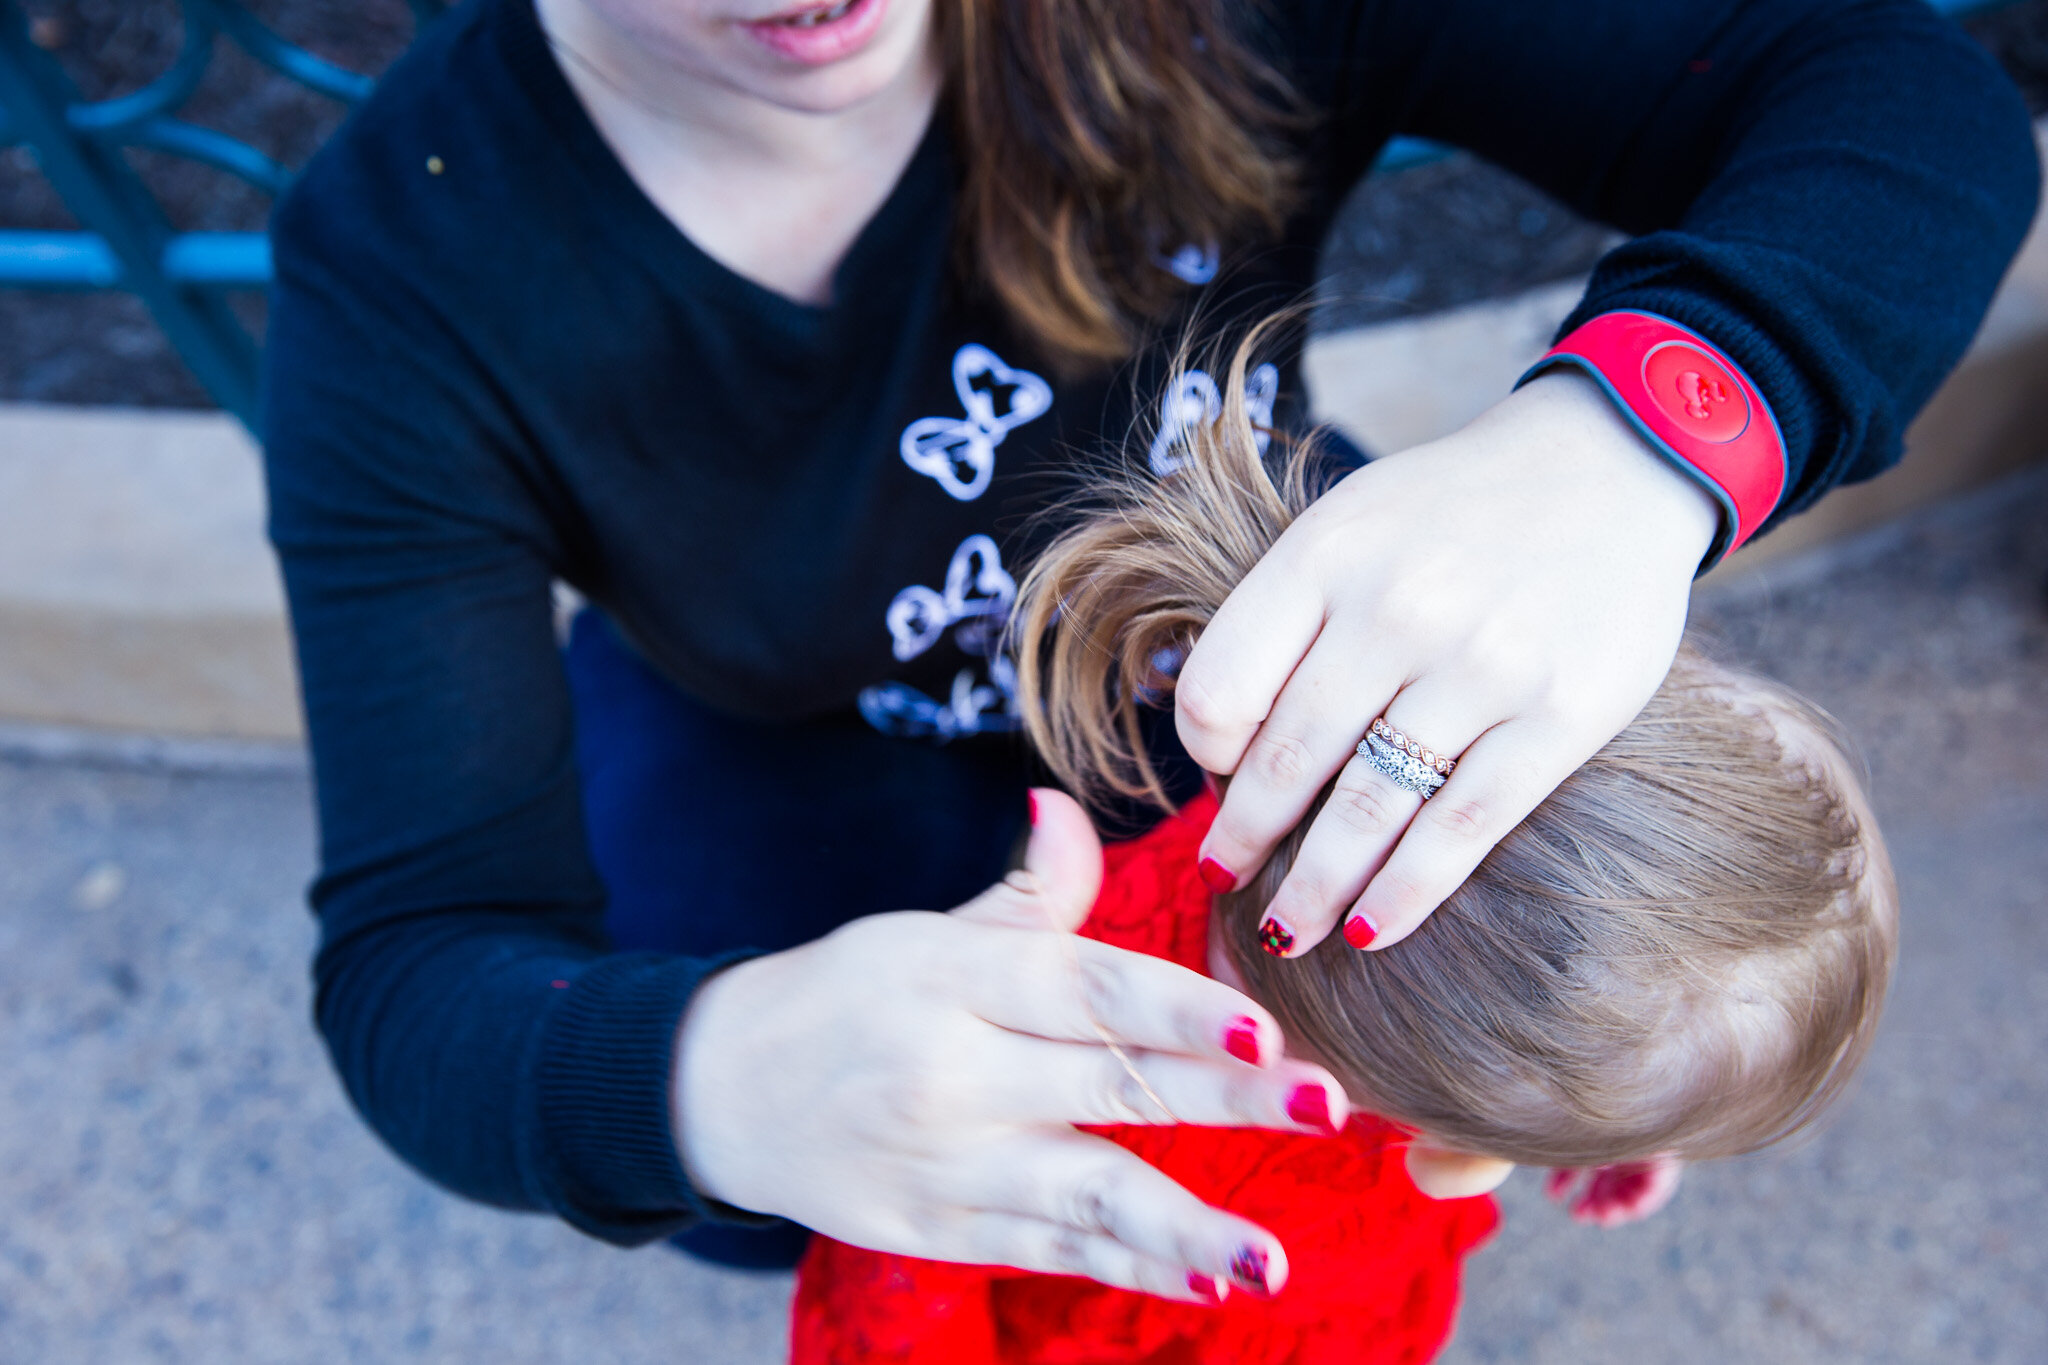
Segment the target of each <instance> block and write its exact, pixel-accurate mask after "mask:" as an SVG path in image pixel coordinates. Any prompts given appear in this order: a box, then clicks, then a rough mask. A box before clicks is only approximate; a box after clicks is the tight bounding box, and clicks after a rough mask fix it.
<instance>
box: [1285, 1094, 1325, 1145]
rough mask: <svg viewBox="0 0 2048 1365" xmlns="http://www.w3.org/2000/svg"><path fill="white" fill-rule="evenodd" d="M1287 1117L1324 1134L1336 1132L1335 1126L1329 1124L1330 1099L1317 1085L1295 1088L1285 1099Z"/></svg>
mask: <svg viewBox="0 0 2048 1365" xmlns="http://www.w3.org/2000/svg"><path fill="white" fill-rule="evenodd" d="M1287 1117H1288V1118H1291V1119H1293V1120H1294V1121H1295V1122H1296V1123H1298V1124H1301V1125H1302V1126H1303V1127H1305V1128H1315V1129H1318V1130H1320V1131H1322V1132H1325V1133H1334V1132H1336V1131H1337V1125H1336V1124H1334V1123H1332V1122H1330V1097H1329V1095H1327V1094H1326V1093H1324V1091H1323V1088H1322V1087H1321V1086H1319V1085H1297V1086H1295V1087H1294V1093H1293V1094H1292V1095H1289V1096H1288V1097H1287Z"/></svg>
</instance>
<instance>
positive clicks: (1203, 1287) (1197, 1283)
mask: <svg viewBox="0 0 2048 1365" xmlns="http://www.w3.org/2000/svg"><path fill="white" fill-rule="evenodd" d="M1188 1290H1189V1292H1191V1293H1193V1294H1194V1295H1195V1297H1197V1298H1199V1299H1200V1300H1201V1301H1202V1302H1203V1303H1212V1304H1213V1303H1221V1302H1223V1296H1224V1295H1226V1294H1228V1293H1229V1292H1230V1291H1229V1290H1228V1289H1226V1288H1225V1287H1224V1286H1222V1285H1220V1284H1218V1283H1216V1277H1215V1276H1214V1275H1204V1274H1203V1273H1202V1272H1201V1271H1199V1270H1190V1271H1189V1272H1188Z"/></svg>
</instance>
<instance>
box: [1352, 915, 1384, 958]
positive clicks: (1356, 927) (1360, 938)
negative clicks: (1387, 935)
mask: <svg viewBox="0 0 2048 1365" xmlns="http://www.w3.org/2000/svg"><path fill="white" fill-rule="evenodd" d="M1379 936H1380V931H1379V930H1378V929H1377V928H1375V927H1374V926H1373V922H1372V921H1371V920H1369V919H1367V918H1366V917H1365V916H1364V915H1353V916H1352V917H1351V918H1350V919H1347V920H1345V921H1344V941H1345V942H1346V943H1348V944H1350V945H1351V946H1352V947H1354V948H1358V949H1361V950H1363V949H1366V948H1370V947H1371V946H1372V941H1373V940H1374V939H1376V938H1378V937H1379Z"/></svg>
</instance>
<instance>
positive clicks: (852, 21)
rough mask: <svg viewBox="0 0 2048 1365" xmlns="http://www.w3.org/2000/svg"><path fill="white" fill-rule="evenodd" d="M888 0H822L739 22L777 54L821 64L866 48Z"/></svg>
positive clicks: (790, 59) (798, 60)
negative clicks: (769, 17) (762, 17)
mask: <svg viewBox="0 0 2048 1365" xmlns="http://www.w3.org/2000/svg"><path fill="white" fill-rule="evenodd" d="M888 3H889V0H825V3H823V4H811V5H802V6H798V7H796V8H793V9H788V10H784V11H783V12H782V13H781V14H778V15H776V16H775V17H774V18H773V19H756V20H754V21H753V22H752V23H747V24H741V25H740V27H741V28H744V29H745V30H746V31H747V32H748V33H750V34H752V35H753V37H754V40H755V41H756V42H758V43H760V44H761V45H762V46H763V47H766V48H767V49H768V50H769V51H771V52H773V53H775V54H776V55H777V56H779V57H783V58H786V59H788V60H789V61H793V62H800V63H802V64H803V65H805V66H824V65H826V64H827V63H830V62H836V61H840V60H842V59H844V58H847V57H851V56H852V55H853V54H854V53H856V52H858V51H860V50H861V49H862V48H864V47H866V46H867V45H868V43H869V41H870V40H871V39H873V38H874V36H875V33H876V31H877V30H878V29H880V28H881V26H882V11H883V10H884V9H885V8H886V7H887V5H888Z"/></svg>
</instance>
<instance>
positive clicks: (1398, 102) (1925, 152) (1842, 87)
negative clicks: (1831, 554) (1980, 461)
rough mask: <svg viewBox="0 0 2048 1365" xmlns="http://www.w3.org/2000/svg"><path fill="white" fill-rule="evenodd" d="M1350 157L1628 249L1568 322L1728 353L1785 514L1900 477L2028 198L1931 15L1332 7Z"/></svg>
mask: <svg viewBox="0 0 2048 1365" xmlns="http://www.w3.org/2000/svg"><path fill="white" fill-rule="evenodd" d="M1332 12H1333V13H1336V14H1339V15H1341V18H1340V19H1337V20H1333V21H1331V22H1332V23H1333V24H1334V25H1335V27H1326V28H1325V30H1324V33H1323V35H1322V37H1323V41H1324V44H1325V45H1324V49H1323V50H1324V51H1325V52H1329V51H1332V50H1341V51H1345V52H1347V53H1348V54H1349V56H1348V60H1347V62H1346V67H1345V69H1344V70H1343V71H1342V72H1331V71H1330V66H1329V58H1328V57H1323V58H1322V59H1321V63H1322V68H1323V70H1324V71H1325V72H1326V73H1329V74H1328V75H1327V76H1326V77H1325V78H1324V79H1323V80H1322V81H1320V82H1319V83H1318V84H1319V86H1320V91H1321V93H1323V94H1325V95H1326V96H1327V98H1328V107H1329V108H1330V110H1331V113H1332V118H1333V121H1334V122H1335V124H1336V125H1337V126H1336V128H1335V129H1334V131H1333V137H1334V139H1335V152H1336V156H1335V163H1334V164H1336V165H1339V166H1343V165H1351V164H1356V162H1357V159H1358V156H1359V148H1357V147H1355V146H1350V145H1348V144H1347V143H1346V138H1347V136H1350V137H1352V138H1353V139H1354V140H1356V139H1360V138H1363V139H1369V140H1373V141H1375V142H1376V141H1377V139H1378V138H1379V137H1383V136H1384V135H1385V133H1386V132H1388V131H1393V132H1398V133H1406V134H1412V135H1416V136H1421V137H1428V138H1434V139H1438V140H1440V141H1444V142H1448V143H1452V144H1454V145H1457V146H1460V147H1464V148H1467V149H1470V150H1472V151H1474V152H1476V153H1478V154H1480V155H1482V156H1484V157H1486V158H1488V159H1489V160H1492V161H1495V162H1497V163H1498V164H1500V165H1502V166H1504V167H1506V168H1508V169H1509V170H1512V171H1514V172H1516V173H1517V174H1520V175H1522V176H1524V177H1525V178H1527V179H1529V180H1530V181H1532V182H1534V183H1535V184H1537V185H1539V186H1540V187H1542V188H1543V189H1545V190H1547V191H1549V192H1550V193H1552V194H1554V195H1556V196H1557V197H1559V198H1560V199H1562V200H1563V201H1564V202H1566V203H1568V204H1570V205H1571V206H1572V207H1573V208H1575V209H1577V210H1578V211H1580V212H1582V213H1585V214H1587V215H1588V216H1590V217H1593V218H1596V219H1598V220H1601V221H1603V222H1606V223H1609V224H1612V225H1614V226H1616V227H1619V228H1621V229H1623V230H1625V231H1627V232H1630V233H1634V234H1636V235H1635V236H1634V237H1633V239H1632V240H1630V241H1628V242H1626V243H1624V244H1623V245H1622V246H1620V247H1619V248H1617V249H1616V250H1615V251H1614V252H1612V253H1611V254H1610V255H1608V256H1607V257H1606V258H1605V259H1604V260H1603V261H1601V262H1600V264H1599V267H1598V269H1597V270H1596V271H1595V272H1594V275H1593V279H1592V282H1591V284H1590V286H1589V287H1588V289H1587V291H1586V295H1585V298H1584V300H1583V302H1582V303H1581V304H1580V305H1579V307H1578V308H1577V310H1576V311H1574V313H1573V314H1572V316H1571V317H1570V318H1569V319H1568V320H1567V321H1566V323H1565V325H1564V330H1570V329H1571V328H1573V327H1576V326H1577V325H1579V324H1580V323H1581V322H1584V321H1585V320H1586V319H1587V318H1589V317H1592V316H1594V315H1596V314H1598V313H1603V312H1609V311H1612V310H1615V309H1621V308H1636V309H1646V310H1649V311H1652V312H1657V313H1662V314H1664V315H1666V316H1668V317H1671V318H1673V319H1675V320H1677V321H1679V322H1682V323H1685V324H1687V325H1689V326H1691V327H1693V328H1695V329H1696V330H1698V331H1699V332H1701V333H1702V334H1703V335H1705V336H1707V337H1709V338H1710V339H1712V340H1713V341H1714V342H1715V343H1717V344H1718V345H1719V346H1721V347H1722V348H1723V349H1724V350H1726V351H1727V352H1729V353H1730V354H1731V355H1733V356H1734V357H1735V358H1736V360H1738V361H1739V362H1740V363H1741V364H1742V366H1743V367H1744V368H1745V369H1746V370H1747V371H1748V372H1749V374H1750V375H1751V377H1752V378H1753V379H1754V380H1755V381H1756V382H1757V384H1758V385H1759V386H1760V387H1761V389H1762V390H1763V392H1764V394H1765V396H1766V398H1767V399H1768V400H1769V402H1770V404H1771V406H1772V409H1773V410H1774V412H1775V413H1776V415H1777V417H1778V420H1779V423H1780V425H1781V427H1782V428H1783V430H1784V434H1785V439H1786V443H1787V446H1788V451H1787V454H1788V458H1789V463H1790V472H1791V482H1790V485H1789V487H1788V490H1787V494H1786V497H1785V500H1784V501H1783V503H1782V504H1781V505H1780V508H1779V512H1778V515H1779V516H1783V515H1785V514H1787V513H1790V512H1795V511H1798V510H1800V509H1802V508H1804V507H1806V506H1808V505H1810V504H1811V503H1812V502H1813V501H1814V500H1815V499H1816V498H1818V497H1819V496H1820V495H1821V494H1822V493H1824V492H1825V491H1827V489H1829V488H1831V487H1833V486H1834V485H1835V484H1837V483H1840V482H1843V481H1845V480H1853V479H1864V478H1869V477H1871V476H1872V475H1875V474H1877V473H1879V472H1881V471H1882V470H1884V469H1886V468H1888V467H1889V466H1891V465H1892V464H1893V463H1895V462H1896V461H1897V460H1898V458H1899V456H1900V453H1901V437H1902V433H1903V431H1904V428H1905V426H1906V424H1907V423H1908V422H1910V421H1911V420H1912V418H1913V416H1914V415H1915V414H1916V413H1917V412H1918V411H1919V409H1920V408H1921V407H1922V406H1923V405H1924V404H1925V403H1926V401H1927V399H1928V397H1929V396H1930V395H1931V394H1932V393H1933V391H1934V389H1935V387H1936V386H1937V385H1938V384H1939V383H1940V382H1941V380H1942V379H1943V378H1944V377H1945V376H1946V375H1947V373H1948V372H1949V370H1950V369H1951V368H1953V366H1954V365H1955V363H1956V361H1957V360H1958V359H1960V358H1961V356H1962V353H1963V350H1964V348H1965V347H1966V346H1967V345H1968V344H1969V341H1970V338H1971V337H1972V336H1973V335H1974V334H1975V332H1976V329H1977V326H1978V324H1979V323H1980V322H1981V320H1982V318H1983V315H1984V311H1985V309H1986V308H1987V307H1988V306H1989V303H1990V299H1991V295H1992V292H1993V290H1994V289H1995V288H1996V287H1997V284H1998V281H1999V279H2000V278H2001V276H2002V275H2003V273H2004V271H2005V268H2006V266H2007V265H2008V264H2009V263H2010V261H2011V259H2012V256H2013V254H2014V253H2015V252H2016V251H2017V249H2018V247H2019V244H2020V242H2021V241H2022V239H2023V238H2024V237H2025V234H2026V231H2027V227H2028V225H2029V223H2030V222H2031V220H2032V217H2033V212H2034V207H2035V203H2036V199H2037V196H2038V193H2039V174H2040V172H2039V166H2038V161H2037V157H2036V153H2035V147H2034V142H2033V139H2032V137H2031V135H2030V129H2029V123H2028V119H2027V114H2026V109H2025V107H2024V105H2023V104H2022V102H2021V100H2020V98H2019V95H2018V92H2017V91H2016V90H2015V89H2014V88H2013V87H2012V85H2011V83H2010V82H2009V81H2007V79H2006V78H2005V76H2004V74H2003V73H2002V72H2000V71H1999V70H1998V68H1997V66H1996V65H1995V64H1994V63H1993V62H1992V61H1991V59H1990V58H1989V56H1988V55H1987V54H1986V53H1984V52H1983V51H1982V49H1980V48H1979V47H1978V46H1977V44H1976V43H1974V42H1973V41H1972V40H1971V39H1970V38H1969V37H1968V36H1967V35H1966V34H1964V33H1963V32H1962V31H1961V30H1960V29H1959V28H1958V27H1956V26H1955V25H1954V24H1953V23H1951V22H1950V21H1948V20H1946V19H1944V18H1942V17H1940V16H1939V15H1937V14H1935V13H1934V12H1933V10H1931V9H1930V8H1929V7H1928V6H1927V5H1925V4H1924V3H1921V0H1438V3H1431V4H1415V3H1412V2H1411V0H1381V2H1380V3H1367V4H1351V5H1341V4H1340V5H1337V6H1335V7H1334V10H1333V11H1332Z"/></svg>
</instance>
